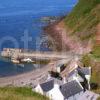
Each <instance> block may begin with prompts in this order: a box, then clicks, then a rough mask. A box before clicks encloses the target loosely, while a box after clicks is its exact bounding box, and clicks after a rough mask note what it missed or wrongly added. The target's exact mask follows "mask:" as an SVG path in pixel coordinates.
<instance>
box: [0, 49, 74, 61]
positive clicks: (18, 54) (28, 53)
mask: <svg viewBox="0 0 100 100" xmlns="http://www.w3.org/2000/svg"><path fill="white" fill-rule="evenodd" d="M1 56H2V57H5V58H10V59H11V60H12V62H15V63H19V61H20V60H23V61H27V60H28V61H30V62H33V61H34V59H38V60H39V59H40V60H54V59H55V60H59V59H68V58H69V57H70V56H71V57H72V56H75V54H73V53H72V52H67V53H64V52H63V53H60V52H53V51H51V52H49V51H47V52H42V51H40V52H39V51H33V50H25V49H14V48H4V49H3V50H2V51H1Z"/></svg>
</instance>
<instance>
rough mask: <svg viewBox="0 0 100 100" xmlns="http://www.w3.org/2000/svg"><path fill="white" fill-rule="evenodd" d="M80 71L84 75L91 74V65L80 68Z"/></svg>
mask: <svg viewBox="0 0 100 100" xmlns="http://www.w3.org/2000/svg"><path fill="white" fill-rule="evenodd" d="M78 71H80V72H81V73H83V74H84V75H91V69H90V67H84V68H80V67H79V68H78Z"/></svg>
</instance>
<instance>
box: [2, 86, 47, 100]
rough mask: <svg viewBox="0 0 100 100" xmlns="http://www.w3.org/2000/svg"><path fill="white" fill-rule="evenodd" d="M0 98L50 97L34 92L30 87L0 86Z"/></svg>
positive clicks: (28, 99) (43, 99)
mask: <svg viewBox="0 0 100 100" xmlns="http://www.w3.org/2000/svg"><path fill="white" fill-rule="evenodd" d="M0 100H48V98H46V97H44V96H41V95H40V94H37V93H35V92H32V89H30V88H25V87H23V88H17V87H4V88H0Z"/></svg>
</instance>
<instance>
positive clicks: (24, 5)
mask: <svg viewBox="0 0 100 100" xmlns="http://www.w3.org/2000/svg"><path fill="white" fill-rule="evenodd" d="M76 2H77V0H0V49H2V48H4V47H14V44H13V42H12V41H8V40H9V37H10V38H13V39H14V40H16V41H17V43H18V46H19V48H24V43H23V41H22V40H21V38H22V37H23V34H24V33H25V32H27V33H28V35H29V36H30V37H31V38H32V40H31V41H30V42H29V49H34V50H36V46H37V45H38V41H39V40H40V39H41V37H42V36H43V30H42V28H43V27H44V26H45V25H47V24H48V23H46V22H43V21H41V19H42V18H43V17H45V16H58V17H59V16H63V15H66V14H68V13H69V12H70V11H71V10H72V8H73V7H74V5H75V4H76ZM7 38H8V40H7ZM36 42H37V43H36ZM41 50H48V48H44V47H43V48H41ZM35 67H36V66H34V65H25V66H24V67H21V66H19V65H14V64H12V63H11V62H7V61H5V60H0V77H4V76H10V75H16V74H20V73H24V72H27V71H31V70H33V69H34V68H35Z"/></svg>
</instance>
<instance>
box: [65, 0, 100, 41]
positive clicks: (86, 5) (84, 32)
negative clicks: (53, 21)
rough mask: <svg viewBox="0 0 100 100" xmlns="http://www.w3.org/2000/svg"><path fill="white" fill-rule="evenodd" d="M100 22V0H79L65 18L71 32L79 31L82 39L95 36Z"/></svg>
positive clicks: (78, 33)
mask: <svg viewBox="0 0 100 100" xmlns="http://www.w3.org/2000/svg"><path fill="white" fill-rule="evenodd" d="M99 22H100V0H79V2H78V4H77V5H76V6H75V8H74V9H73V11H72V12H71V13H70V14H69V15H68V16H67V17H66V18H65V24H66V26H67V27H68V28H69V29H70V30H71V34H74V33H77V35H78V36H80V38H81V39H82V40H84V39H89V38H91V37H93V36H94V33H95V31H96V29H95V27H96V25H97V24H98V23H99Z"/></svg>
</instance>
